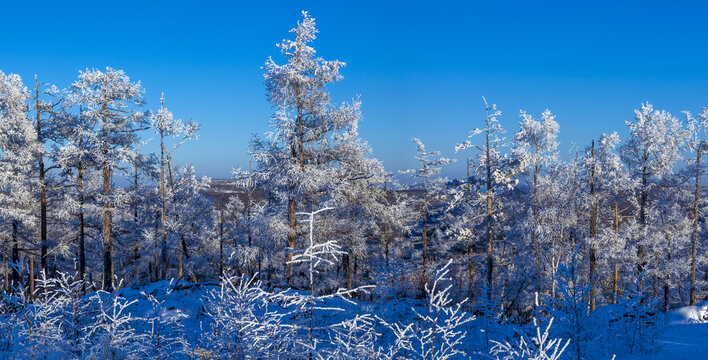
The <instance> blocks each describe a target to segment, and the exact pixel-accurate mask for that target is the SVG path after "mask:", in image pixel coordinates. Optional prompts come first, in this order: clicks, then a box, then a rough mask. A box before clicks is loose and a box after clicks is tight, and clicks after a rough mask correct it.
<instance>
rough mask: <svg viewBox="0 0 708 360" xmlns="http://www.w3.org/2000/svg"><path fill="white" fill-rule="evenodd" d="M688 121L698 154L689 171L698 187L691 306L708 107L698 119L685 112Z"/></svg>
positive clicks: (707, 138) (707, 141)
mask: <svg viewBox="0 0 708 360" xmlns="http://www.w3.org/2000/svg"><path fill="white" fill-rule="evenodd" d="M684 113H685V115H686V120H687V121H688V124H687V130H688V134H689V140H688V149H689V150H690V151H693V152H695V153H696V158H695V160H693V162H692V163H691V165H690V168H689V169H688V170H689V171H690V172H691V173H692V174H691V175H693V177H695V180H696V187H695V192H694V197H693V214H692V215H693V224H692V228H693V234H692V241H691V290H690V295H689V302H690V304H691V305H695V304H696V268H697V265H698V260H697V256H696V254H697V252H698V237H699V228H698V221H699V218H700V216H701V210H702V208H703V206H705V204H703V200H702V199H701V175H703V174H705V171H706V170H705V163H704V162H701V160H702V159H701V158H702V156H703V153H704V152H705V151H706V148H708V135H707V134H706V132H708V107H705V108H703V112H701V113H700V114H699V115H698V117H697V118H696V117H694V116H693V115H692V114H691V113H690V112H688V111H685V112H684Z"/></svg>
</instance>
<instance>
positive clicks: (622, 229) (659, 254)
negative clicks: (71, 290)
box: [0, 13, 708, 317]
mask: <svg viewBox="0 0 708 360" xmlns="http://www.w3.org/2000/svg"><path fill="white" fill-rule="evenodd" d="M292 33H293V34H294V38H293V39H286V40H283V41H282V42H281V43H279V44H278V48H279V49H280V52H281V54H280V57H278V58H269V59H268V60H267V61H266V63H265V64H264V66H263V71H264V80H265V88H266V91H267V100H268V101H269V102H270V103H271V105H272V107H273V109H274V112H273V115H272V117H271V118H270V120H269V121H270V122H269V124H270V127H271V128H270V131H269V132H268V133H267V134H264V135H263V136H254V137H252V139H251V142H250V151H249V153H250V156H251V159H252V164H249V168H248V169H235V170H234V179H235V184H236V185H237V188H238V191H237V193H238V194H236V195H233V194H232V196H225V197H224V198H223V199H224V200H223V201H220V202H217V203H215V202H214V201H213V199H210V198H209V197H207V196H206V195H205V194H204V192H205V190H207V189H208V188H209V187H210V184H211V181H210V179H208V178H201V179H200V178H198V177H197V176H196V175H195V171H194V167H193V166H191V165H185V166H177V165H176V164H174V163H173V161H172V157H173V155H174V153H175V152H176V151H178V149H179V147H180V146H181V145H182V144H184V143H185V142H187V141H190V140H193V139H196V138H198V130H199V125H198V124H196V123H195V122H192V121H189V122H185V121H181V120H178V119H176V118H175V117H174V116H173V114H172V113H171V112H170V111H169V110H168V109H167V107H166V105H165V104H166V103H167V100H166V99H165V98H164V96H163V97H162V100H161V104H160V107H159V109H157V110H154V111H150V110H146V104H145V101H144V99H143V93H144V89H143V88H142V86H141V84H140V82H136V81H133V80H131V79H130V78H129V77H128V76H127V75H126V74H125V73H124V72H123V71H121V70H115V69H112V68H106V69H105V70H98V69H87V70H85V71H82V72H80V73H79V76H78V78H77V79H76V80H75V81H74V82H73V83H72V84H71V85H69V86H68V87H66V88H63V89H60V88H58V87H56V86H54V85H50V84H46V83H42V82H40V81H39V80H38V79H37V78H35V82H34V86H32V87H31V88H28V87H27V85H25V84H24V83H23V82H22V80H21V79H20V77H19V76H17V75H13V74H5V73H2V72H0V146H1V153H0V218H1V219H2V221H1V222H0V231H1V236H2V240H3V241H2V246H3V249H2V255H1V256H2V257H3V260H4V263H5V265H4V269H2V272H3V274H4V279H2V280H3V289H4V291H5V292H13V291H17V289H19V288H23V289H24V288H25V287H26V291H27V292H28V294H34V292H35V287H36V285H35V280H36V279H38V278H40V274H42V273H43V274H46V276H48V277H49V278H54V277H57V276H59V275H58V274H60V273H76V274H77V277H76V278H77V279H79V280H80V281H86V282H89V283H97V284H99V285H98V287H99V288H101V289H104V290H107V291H112V290H114V289H116V288H117V287H118V286H122V285H126V284H139V283H145V282H149V281H158V280H164V279H169V278H179V279H187V280H191V281H194V282H198V281H204V280H209V279H215V278H218V277H220V276H225V275H227V274H228V275H233V274H237V275H239V276H242V275H248V276H258V278H259V279H260V281H262V282H263V283H264V284H266V286H267V287H292V288H299V289H303V290H307V291H309V292H311V293H313V295H314V293H328V292H331V291H334V290H335V289H339V288H345V289H348V290H354V289H357V288H360V287H362V286H370V285H375V288H374V289H373V290H371V291H370V293H369V294H368V296H369V299H370V300H373V301H386V300H388V299H391V298H394V297H401V296H403V297H407V298H422V297H424V296H425V294H426V290H425V289H426V288H425V284H427V283H430V282H431V280H433V279H434V276H435V270H436V269H438V268H440V267H441V266H442V265H444V264H448V262H449V263H450V265H449V268H448V269H449V271H450V273H449V274H450V275H449V276H450V277H451V278H452V280H453V281H454V283H455V286H456V289H458V291H457V292H456V293H455V294H456V296H458V297H460V299H461V298H465V297H469V298H470V299H475V300H474V301H470V302H469V303H468V304H470V306H474V304H483V303H484V304H489V303H491V302H494V303H495V304H496V305H495V309H497V310H495V311H497V312H498V314H499V316H500V317H512V316H518V315H522V316H528V315H529V314H530V313H531V312H533V311H535V309H537V308H538V306H539V305H538V304H537V303H536V302H535V301H534V300H535V298H536V296H537V295H543V296H547V297H548V298H549V299H557V298H559V297H561V296H562V295H561V294H563V293H564V291H563V290H562V289H560V288H559V287H561V285H563V286H565V284H567V281H561V280H562V279H561V278H562V276H563V274H564V273H567V271H565V272H564V271H562V270H563V269H564V266H567V264H569V263H573V264H577V265H574V266H575V267H574V268H573V270H572V272H573V274H574V275H573V276H575V277H577V281H579V282H580V283H582V285H583V286H588V288H589V291H588V292H587V294H586V297H587V301H588V302H589V304H590V307H591V310H594V309H595V308H596V307H597V306H599V305H601V304H611V303H615V302H617V301H619V300H620V299H622V298H623V297H624V296H626V295H627V294H629V293H633V292H635V290H636V289H641V290H642V291H643V289H647V291H648V295H649V296H651V297H653V298H656V299H660V300H661V301H660V303H661V304H662V305H661V307H662V309H663V310H668V309H669V308H671V307H674V306H678V305H683V304H687V303H689V304H695V303H696V302H697V301H698V300H700V299H702V298H703V297H705V295H706V292H705V279H708V269H706V256H705V250H706V249H705V241H703V239H705V236H706V231H705V221H704V210H705V208H706V207H705V205H706V201H705V199H704V197H703V192H702V186H701V176H702V174H703V173H704V171H705V164H704V162H703V161H702V154H703V152H704V150H705V146H706V125H707V124H708V108H704V109H702V111H701V112H700V113H699V114H698V115H693V114H692V113H690V112H685V113H684V115H683V117H682V118H683V120H679V119H678V118H677V117H675V116H673V115H672V114H670V113H668V112H666V111H663V110H656V109H654V107H653V106H652V105H651V104H649V103H645V104H642V105H641V107H640V108H639V109H637V110H635V111H634V118H633V120H630V121H627V122H626V125H627V127H628V130H629V131H628V137H627V138H626V139H624V140H621V139H620V137H619V135H618V134H617V133H616V132H610V133H605V134H601V135H600V136H599V137H598V138H597V139H596V140H593V141H592V142H591V143H590V144H588V145H587V146H586V147H584V148H581V147H576V148H573V149H572V150H571V153H570V155H569V156H567V157H565V158H567V160H566V159H564V157H562V156H560V152H559V149H558V146H559V144H558V140H557V137H558V133H559V123H558V122H557V121H556V119H555V116H554V115H553V114H552V113H551V111H550V110H546V111H544V112H543V113H542V114H540V117H539V116H536V115H534V114H529V113H527V112H525V111H521V112H520V114H519V115H520V120H519V123H518V125H519V126H518V127H519V129H518V130H517V131H516V132H515V133H513V134H508V135H507V131H506V130H505V129H504V128H503V127H502V125H501V123H500V121H499V118H500V117H501V116H502V113H501V111H500V109H499V107H498V106H497V105H495V104H492V103H488V102H487V100H486V99H483V101H482V103H481V105H482V106H481V110H482V111H483V113H482V114H483V116H482V117H481V118H480V119H470V123H471V124H476V125H478V126H479V127H478V128H475V129H474V130H472V131H470V132H469V134H461V135H460V139H459V143H458V144H456V145H455V144H451V146H450V149H452V148H453V147H454V149H455V151H456V152H459V153H461V154H466V155H467V159H466V164H467V173H466V174H465V176H461V177H460V178H459V179H453V180H450V179H446V178H443V177H441V176H440V172H441V168H442V167H443V166H445V165H447V164H449V163H451V162H453V160H452V159H448V158H445V157H443V156H442V155H441V153H440V152H439V151H431V150H428V149H427V148H426V147H425V145H424V143H423V142H422V141H421V140H419V139H417V138H414V139H412V140H413V144H412V146H411V149H410V151H411V154H413V153H414V151H415V154H416V155H415V156H416V159H417V161H418V162H417V163H418V164H419V166H418V167H416V168H415V169H410V170H407V171H402V172H400V173H401V174H394V173H390V172H387V171H386V170H385V169H384V167H383V165H382V163H381V162H380V161H378V160H377V159H375V158H374V157H373V156H372V154H371V153H372V150H371V148H370V146H369V145H368V144H367V143H366V142H365V141H364V140H363V139H361V138H360V137H359V134H358V123H359V120H360V118H361V102H360V100H359V99H358V98H356V97H355V98H354V99H352V100H351V101H348V102H343V103H335V102H334V101H333V100H332V99H331V97H330V95H329V93H328V91H327V89H328V86H329V85H330V84H332V83H334V82H337V81H340V80H341V79H342V75H341V73H340V71H341V70H342V69H343V68H344V67H345V63H343V62H341V61H337V60H334V61H331V60H325V59H323V58H321V57H319V56H318V55H317V53H316V51H315V49H314V48H313V47H312V42H313V41H314V40H315V38H316V35H317V33H318V31H317V29H316V27H315V21H314V19H313V18H312V17H310V16H309V15H308V14H307V13H303V17H302V19H301V20H300V21H299V22H298V25H297V26H296V27H295V28H294V29H293V31H292ZM431 126H432V125H431ZM148 137H154V140H152V141H155V142H157V141H159V153H148V152H146V151H144V148H143V147H144V145H145V142H146V140H145V139H147V138H148ZM398 175H400V176H404V175H410V176H411V177H412V178H413V179H414V182H413V183H412V184H401V183H399V182H398V181H397V180H396V179H400V176H398ZM117 178H122V179H125V180H127V181H124V182H125V183H128V184H129V185H125V186H117V185H116V179H117ZM324 208H327V209H328V211H326V212H324V213H322V214H321V215H319V219H318V226H317V227H316V228H314V229H312V228H310V227H309V226H308V221H307V218H306V217H304V215H306V214H312V213H315V212H316V211H318V210H320V209H324ZM310 231H312V232H313V233H312V234H311V233H310ZM312 239H316V241H317V244H321V245H322V246H323V248H325V247H326V246H324V245H326V244H330V245H331V244H333V243H336V244H337V246H338V247H337V251H336V252H334V253H332V254H333V256H329V257H328V256H322V257H321V258H317V259H319V260H318V269H320V270H319V271H316V272H314V274H313V272H312V271H311V270H309V269H308V266H309V265H310V263H307V262H302V261H298V259H302V258H303V256H305V255H307V254H310V255H311V253H308V252H307V251H306V250H307V249H310V250H312V247H313V246H316V245H317V244H315V243H311V242H312V241H313V240H312ZM332 254H330V255H332ZM310 255H308V256H310ZM325 258H326V259H327V260H326V261H325V260H323V259H325ZM310 259H312V258H310ZM320 260H321V261H320ZM256 274H257V275H256ZM121 284H122V285H121ZM348 294H349V295H348V296H360V297H362V298H363V297H364V296H365V295H363V293H362V294H359V295H355V293H348ZM352 294H354V295H352ZM549 301H551V300H549Z"/></svg>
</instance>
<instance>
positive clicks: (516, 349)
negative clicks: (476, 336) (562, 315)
mask: <svg viewBox="0 0 708 360" xmlns="http://www.w3.org/2000/svg"><path fill="white" fill-rule="evenodd" d="M533 325H534V327H535V330H536V332H535V334H534V336H533V337H530V338H529V337H528V336H525V335H524V334H521V333H520V334H519V339H518V340H516V341H514V343H509V342H508V341H505V342H498V341H494V340H492V342H493V343H494V346H492V349H491V350H490V354H491V355H492V357H493V358H494V359H495V360H558V359H560V357H561V355H563V352H564V351H565V348H566V347H568V344H569V343H570V340H566V341H565V342H563V339H559V338H551V337H550V329H551V325H553V318H551V319H550V320H549V321H548V325H546V328H545V330H544V331H543V333H541V327H540V326H539V324H538V322H537V320H536V319H535V318H534V319H533Z"/></svg>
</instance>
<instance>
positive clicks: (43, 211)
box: [34, 75, 49, 276]
mask: <svg viewBox="0 0 708 360" xmlns="http://www.w3.org/2000/svg"><path fill="white" fill-rule="evenodd" d="M34 82H35V110H36V116H37V119H36V120H37V139H38V140H39V141H40V142H41V143H42V146H44V143H43V142H42V110H41V108H40V103H39V82H38V81H37V75H35V76H34ZM38 161H39V188H40V198H39V246H40V264H41V267H42V271H44V273H45V274H46V275H47V276H49V273H48V272H47V184H46V179H45V177H46V169H45V168H44V154H43V152H40V153H39V156H38Z"/></svg>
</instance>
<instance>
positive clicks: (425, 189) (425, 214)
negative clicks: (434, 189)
mask: <svg viewBox="0 0 708 360" xmlns="http://www.w3.org/2000/svg"><path fill="white" fill-rule="evenodd" d="M423 169H424V171H425V176H424V177H423V219H422V221H423V272H425V268H426V267H427V266H428V224H427V217H428V168H427V166H426V165H425V164H424V165H423Z"/></svg>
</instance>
